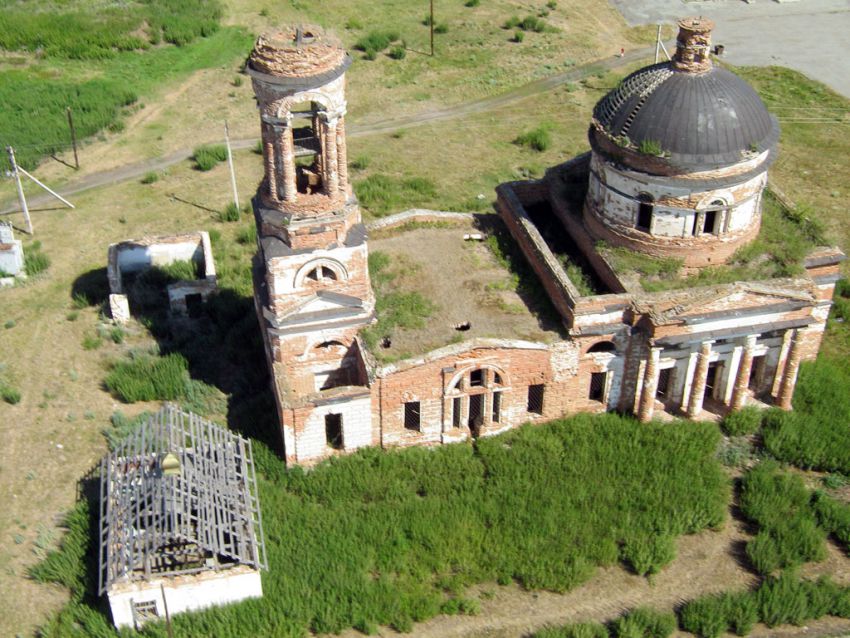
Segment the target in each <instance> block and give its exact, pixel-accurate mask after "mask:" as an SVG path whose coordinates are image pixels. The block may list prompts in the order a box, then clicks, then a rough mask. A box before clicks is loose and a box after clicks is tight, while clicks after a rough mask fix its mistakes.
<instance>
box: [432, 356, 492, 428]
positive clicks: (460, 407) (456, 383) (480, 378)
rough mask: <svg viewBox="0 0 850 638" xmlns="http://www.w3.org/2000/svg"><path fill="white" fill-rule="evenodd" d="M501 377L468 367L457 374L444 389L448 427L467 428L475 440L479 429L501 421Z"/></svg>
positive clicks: (490, 371) (487, 370)
mask: <svg viewBox="0 0 850 638" xmlns="http://www.w3.org/2000/svg"><path fill="white" fill-rule="evenodd" d="M505 389H506V388H505V375H504V374H503V373H500V372H498V371H496V370H495V369H493V368H489V367H480V368H472V369H470V370H465V371H464V372H462V373H460V374H458V375H457V377H456V378H455V379H454V380H453V381H452V383H451V385H449V387H448V389H447V390H446V395H445V398H446V399H447V401H446V410H447V411H450V418H447V423H451V427H452V428H461V427H468V428H469V431H470V434H471V435H472V436H473V437H477V436H478V435H479V434H480V431H481V427H482V426H487V425H496V424H499V423H501V422H502V419H503V414H502V408H503V399H502V392H503V391H504V390H505Z"/></svg>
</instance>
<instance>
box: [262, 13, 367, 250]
mask: <svg viewBox="0 0 850 638" xmlns="http://www.w3.org/2000/svg"><path fill="white" fill-rule="evenodd" d="M350 65H351V58H350V57H349V55H348V54H347V53H346V52H345V49H344V48H343V47H342V45H341V44H340V43H339V41H337V40H336V39H335V38H333V37H332V36H330V35H329V34H326V33H325V32H324V31H323V30H322V29H321V28H320V27H315V26H299V27H285V28H281V29H278V30H275V31H271V32H267V33H265V34H263V35H261V36H260V37H259V38H258V40H257V43H256V45H255V46H254V50H253V51H252V52H251V55H250V57H249V59H248V66H247V72H248V74H249V75H250V76H251V78H252V81H253V85H254V93H255V95H256V97H257V105H258V107H259V109H260V122H261V130H262V146H263V159H264V162H265V177H264V179H263V183H262V185H261V188H260V190H259V192H258V195H259V200H260V201H259V202H258V203H259V204H260V207H261V208H267V209H271V210H274V211H279V212H281V213H284V215H285V216H284V217H283V218H282V220H281V218H280V216H276V215H271V216H266V219H264V222H265V223H266V224H269V225H273V224H274V222H275V221H276V220H277V221H284V222H285V226H286V227H287V229H286V230H284V229H279V230H280V231H281V232H280V235H281V237H282V238H283V239H284V241H286V242H287V243H288V244H289V245H290V246H291V247H292V248H297V247H300V245H301V244H303V241H302V238H301V237H300V235H301V234H302V233H299V232H297V227H298V225H299V222H307V224H308V226H312V225H313V222H314V221H315V220H316V219H317V218H320V217H322V218H327V217H328V216H329V215H332V216H335V217H337V218H338V219H337V220H336V223H333V224H332V225H334V226H339V228H338V229H337V234H339V233H342V234H344V233H345V232H347V230H348V228H349V227H350V226H351V224H353V223H357V222H358V221H359V212H358V211H357V210H356V206H352V205H353V204H355V202H354V198H353V193H352V190H351V187H350V185H349V183H348V170H347V153H346V143H345V109H346V102H345V72H346V70H347V69H348V67H349V66H350ZM349 218H350V219H349ZM323 221H324V222H328V221H332V220H328V219H324V220H323ZM324 225H325V226H327V223H325V224H324ZM307 230H308V232H307V234H310V233H313V234H315V229H314V228H309V229H307ZM316 239H317V238H316V237H312V239H311V240H310V242H309V243H310V245H311V246H316V244H317V242H316ZM329 239H331V238H330V237H329Z"/></svg>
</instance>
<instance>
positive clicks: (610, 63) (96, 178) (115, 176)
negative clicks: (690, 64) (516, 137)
mask: <svg viewBox="0 0 850 638" xmlns="http://www.w3.org/2000/svg"><path fill="white" fill-rule="evenodd" d="M668 48H669V47H668ZM654 51H655V47H644V48H640V49H633V50H631V51H628V52H627V53H626V54H625V55H624V56H623V57H611V58H604V59H602V60H597V61H595V62H590V63H587V64H583V65H581V66H577V67H575V68H573V69H570V70H569V71H565V72H564V73H558V74H556V75H551V76H548V77H545V78H542V79H540V80H535V81H534V82H529V83H528V84H525V85H523V86H520V87H518V88H516V89H513V90H512V91H508V92H507V93H502V94H501V95H495V96H491V97H486V98H482V99H479V100H473V101H471V102H466V103H464V104H457V105H455V106H450V107H445V108H439V109H434V110H431V111H425V112H420V113H416V114H413V115H406V116H404V117H399V118H395V119H392V120H382V121H378V122H364V123H361V124H353V125H351V126H349V127H348V136H349V137H363V136H367V135H374V134H377V133H387V132H391V131H397V130H399V129H407V128H413V127H416V126H422V125H425V124H430V123H433V122H441V121H445V120H451V119H456V118H461V117H466V116H469V115H475V114H478V113H485V112H488V111H492V110H495V109H498V108H501V107H504V106H508V105H510V104H514V103H516V102H519V101H521V100H524V99H526V98H528V97H530V96H532V95H537V94H539V93H544V92H546V91H550V90H552V89H554V88H556V87H558V86H561V85H563V84H566V83H568V82H576V81H578V80H581V79H583V78H586V77H589V76H591V75H593V74H594V73H598V72H599V71H608V70H611V69H616V68H619V67H623V66H626V65H628V64H631V63H633V62H637V61H638V60H641V59H643V58H646V57H648V56H649V55H652V54H653V52H654ZM190 81H191V80H190ZM258 139H259V138H249V139H240V140H234V141H233V144H232V145H233V148H234V149H235V150H244V149H249V148H253V147H254V145H255V144H256V143H257V140H258ZM191 155H192V149H181V150H179V151H174V152H173V153H169V154H168V155H165V156H162V157H154V158H151V159H147V160H143V161H140V162H134V163H132V164H126V165H124V166H120V167H118V168H114V169H110V170H107V171H101V172H97V173H92V174H90V175H87V176H85V177H83V178H81V179H79V180H76V181H71V182H69V183H68V184H66V185H64V186H62V187H61V188H59V191H60V192H61V194H62V195H64V196H69V195H74V194H76V193H81V192H83V191H87V190H90V189H92V188H98V187H100V186H108V185H111V184H119V183H121V182H125V181H128V180H132V179H138V178H140V177H142V176H143V175H145V173H149V172H151V171H161V170H163V169H166V168H168V167H169V166H172V165H174V164H177V163H178V162H182V161H184V160H187V159H189V157H191ZM27 203H28V205H29V207H30V208H31V209H38V208H40V207H44V206H48V205H50V206H52V205H54V204H55V203H56V202H55V200H53V199H52V198H51V197H50V196H48V195H37V196H34V197H30V198H29V199H28V200H27ZM18 210H19V207H18V204H17V201H7V202H4V203H3V204H2V208H0V215H5V214H8V213H12V212H16V211H18Z"/></svg>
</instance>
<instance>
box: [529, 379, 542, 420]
mask: <svg viewBox="0 0 850 638" xmlns="http://www.w3.org/2000/svg"><path fill="white" fill-rule="evenodd" d="M545 387H546V386H544V385H543V384H542V383H539V384H536V385H530V386H528V406H527V408H526V409H527V410H528V411H529V412H531V413H532V414H543V394H544V389H545Z"/></svg>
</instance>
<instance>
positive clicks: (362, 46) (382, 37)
mask: <svg viewBox="0 0 850 638" xmlns="http://www.w3.org/2000/svg"><path fill="white" fill-rule="evenodd" d="M400 39H401V38H400V36H399V34H398V32H397V31H370V32H369V33H367V34H366V35H364V36H363V37H361V38H360V39H359V40H357V42H356V43H355V44H354V48H355V49H357V50H358V51H363V53H364V55H363V57H364V58H366V59H367V60H374V59H375V58H376V57H378V54H379V53H380V52H381V51H384V50H385V49H386V48H387V47H389V46H390V45H391V44H392V43H393V42H398V41H399V40H400ZM401 48H402V49H404V46H403V45H402V47H401Z"/></svg>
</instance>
